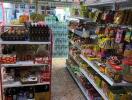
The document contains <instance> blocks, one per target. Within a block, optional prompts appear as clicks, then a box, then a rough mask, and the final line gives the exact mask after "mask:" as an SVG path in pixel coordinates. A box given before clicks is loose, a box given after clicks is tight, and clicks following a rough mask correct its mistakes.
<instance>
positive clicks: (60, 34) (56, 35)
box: [45, 16, 68, 57]
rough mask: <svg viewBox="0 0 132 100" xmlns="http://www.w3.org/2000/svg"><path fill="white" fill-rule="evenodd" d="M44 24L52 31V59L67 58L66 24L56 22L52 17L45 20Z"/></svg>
mask: <svg viewBox="0 0 132 100" xmlns="http://www.w3.org/2000/svg"><path fill="white" fill-rule="evenodd" d="M45 20H46V23H47V24H48V26H49V27H50V28H51V29H52V32H53V41H54V48H53V49H54V50H53V51H54V52H53V56H54V57H67V55H68V28H67V23H65V22H58V21H56V18H55V17H53V16H51V17H50V16H48V17H46V18H45Z"/></svg>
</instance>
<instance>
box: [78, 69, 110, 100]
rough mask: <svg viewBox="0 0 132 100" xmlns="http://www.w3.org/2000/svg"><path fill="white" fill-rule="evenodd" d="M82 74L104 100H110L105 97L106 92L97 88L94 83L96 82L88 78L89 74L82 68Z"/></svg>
mask: <svg viewBox="0 0 132 100" xmlns="http://www.w3.org/2000/svg"><path fill="white" fill-rule="evenodd" d="M80 70H81V72H82V73H83V74H84V76H85V77H86V78H87V79H88V81H89V82H90V83H91V84H92V85H93V87H94V88H95V89H96V90H97V91H98V93H99V94H100V95H101V96H102V97H103V99H104V100H109V99H108V97H106V96H105V94H104V92H103V91H102V90H101V89H100V88H98V87H97V85H96V84H95V83H94V81H93V80H92V79H91V78H90V77H89V76H88V74H87V72H86V71H85V70H84V69H82V68H80Z"/></svg>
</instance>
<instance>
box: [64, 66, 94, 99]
mask: <svg viewBox="0 0 132 100" xmlns="http://www.w3.org/2000/svg"><path fill="white" fill-rule="evenodd" d="M66 68H67V69H68V71H69V73H70V75H71V76H72V78H73V79H74V80H75V82H76V83H77V85H78V87H79V88H80V90H81V91H82V93H83V95H84V96H85V98H86V100H91V99H90V97H89V96H88V94H87V92H86V90H85V89H84V87H83V86H82V84H81V83H80V82H79V81H78V80H77V78H76V77H75V75H74V73H73V72H72V71H71V69H70V68H69V67H68V66H67V67H66Z"/></svg>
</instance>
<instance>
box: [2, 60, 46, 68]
mask: <svg viewBox="0 0 132 100" xmlns="http://www.w3.org/2000/svg"><path fill="white" fill-rule="evenodd" d="M44 65H47V64H37V63H35V64H34V63H33V61H20V62H16V63H15V64H1V66H4V67H22V66H44Z"/></svg>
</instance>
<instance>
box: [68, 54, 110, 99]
mask: <svg viewBox="0 0 132 100" xmlns="http://www.w3.org/2000/svg"><path fill="white" fill-rule="evenodd" d="M69 55H70V56H71V57H72V58H73V60H74V61H75V62H76V63H77V64H78V66H80V64H79V63H78V61H76V60H75V58H74V57H73V56H72V55H71V54H69ZM79 69H80V71H81V72H82V73H83V74H84V76H85V77H86V78H87V79H88V81H89V82H90V83H91V84H92V85H93V87H94V88H95V89H96V90H97V91H98V93H99V94H100V95H101V96H102V97H103V98H104V100H108V98H107V97H106V96H105V94H104V93H103V91H102V90H101V89H99V88H98V87H97V86H96V84H95V83H94V82H93V80H91V79H90V78H89V77H88V75H87V73H86V71H85V70H84V69H82V68H81V66H80V67H79Z"/></svg>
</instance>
